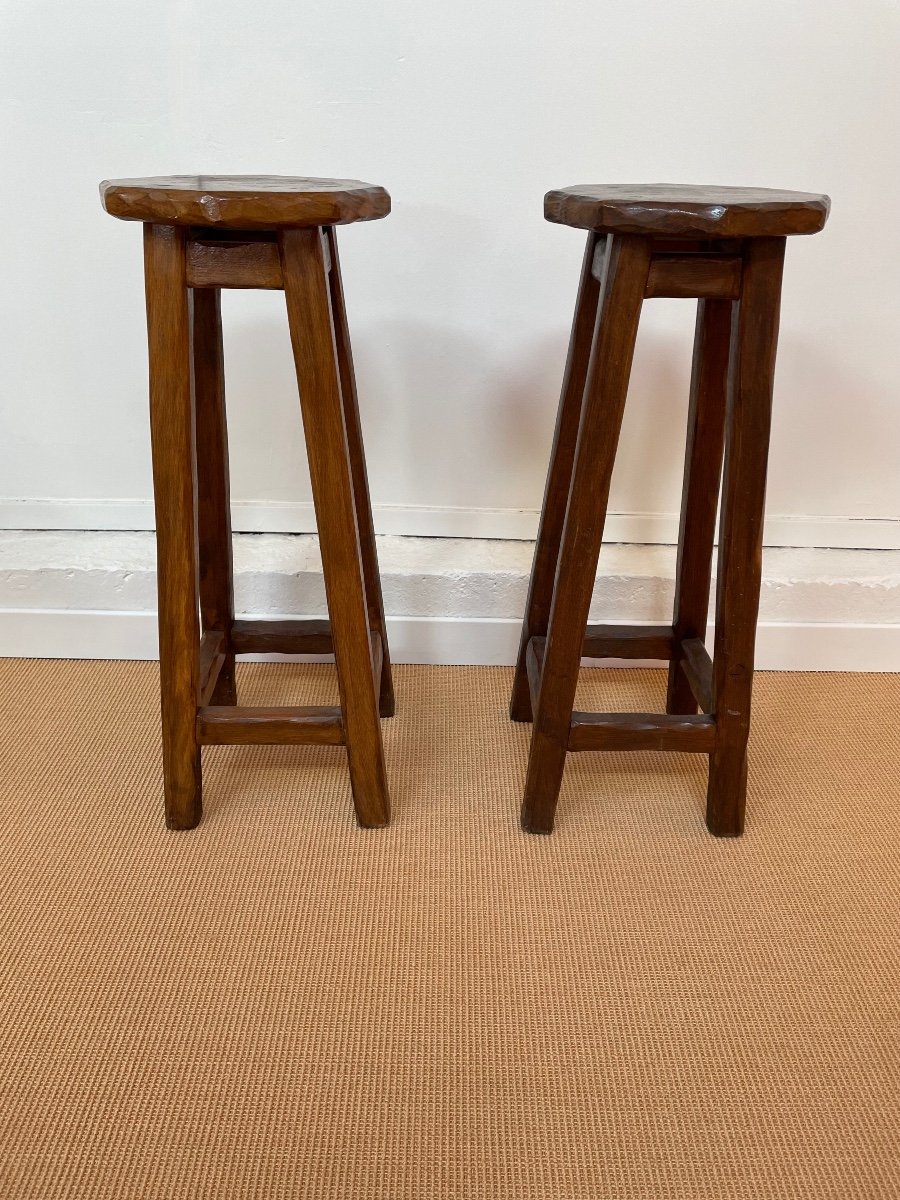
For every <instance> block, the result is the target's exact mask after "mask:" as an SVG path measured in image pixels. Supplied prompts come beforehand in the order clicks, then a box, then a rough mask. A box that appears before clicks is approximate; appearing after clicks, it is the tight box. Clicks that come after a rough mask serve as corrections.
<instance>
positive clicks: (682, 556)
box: [666, 300, 733, 714]
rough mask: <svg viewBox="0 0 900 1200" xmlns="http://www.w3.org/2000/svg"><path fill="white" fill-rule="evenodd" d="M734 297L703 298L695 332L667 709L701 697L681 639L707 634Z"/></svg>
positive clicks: (685, 707) (685, 709)
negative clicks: (684, 663) (695, 690)
mask: <svg viewBox="0 0 900 1200" xmlns="http://www.w3.org/2000/svg"><path fill="white" fill-rule="evenodd" d="M732 310H733V301H731V300H700V301H699V302H698V304H697V328H696V333H695V335H694V364H693V370H692V373H691V402H690V407H689V410H688V432H687V449H686V451H685V461H684V494H683V496H682V501H681V527H680V529H679V531H678V565H677V567H676V570H675V616H674V621H673V626H674V630H675V649H674V652H673V657H672V661H671V662H670V664H669V687H668V696H667V698H666V712H669V713H685V714H694V713H696V712H697V701H696V700H695V698H694V693H693V692H692V691H691V685H690V684H689V683H688V681H687V677H686V675H685V674H684V672H683V671H682V670H681V660H682V655H681V653H680V647H681V643H682V642H683V641H684V640H685V638H700V640H701V641H703V640H705V638H706V618H707V613H708V611H709V588H710V579H711V577H712V556H713V541H714V539H715V530H716V510H717V509H718V507H719V503H718V502H719V477H720V475H721V472H722V452H723V448H724V445H725V404H726V395H727V390H728V352H729V346H730V342H731V317H732Z"/></svg>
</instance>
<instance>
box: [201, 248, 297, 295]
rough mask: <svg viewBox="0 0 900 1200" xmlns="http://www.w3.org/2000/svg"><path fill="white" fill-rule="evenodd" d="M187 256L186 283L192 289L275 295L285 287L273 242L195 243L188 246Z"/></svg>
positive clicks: (276, 249)
mask: <svg viewBox="0 0 900 1200" xmlns="http://www.w3.org/2000/svg"><path fill="white" fill-rule="evenodd" d="M187 255H188V258H187V281H188V286H189V287H192V288H223V287H224V288H260V289H262V290H268V291H277V290H280V289H281V287H282V286H283V283H284V281H283V279H282V277H281V259H280V257H279V255H278V246H277V245H276V244H275V243H274V242H221V241H220V242H207V241H196V240H195V241H191V242H189V243H188V249H187Z"/></svg>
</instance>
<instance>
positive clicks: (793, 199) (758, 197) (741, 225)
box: [544, 183, 830, 238]
mask: <svg viewBox="0 0 900 1200" xmlns="http://www.w3.org/2000/svg"><path fill="white" fill-rule="evenodd" d="M829 207H830V201H829V199H828V197H827V196H821V195H818V194H817V193H815V192H782V191H775V190H773V189H771V188H739V187H706V186H698V185H692V184H673V183H652V184H639V185H634V184H600V185H599V186H595V185H593V184H576V185H575V186H574V187H567V188H559V189H557V190H556V191H552V192H548V193H547V195H546V196H545V197H544V216H545V217H546V219H547V220H548V221H555V222H556V223H557V224H559V225H571V226H573V227H574V228H575V229H591V230H594V231H595V232H598V233H634V234H651V235H654V236H664V237H673V238H697V237H699V238H748V237H786V236H790V235H792V234H798V233H818V232H819V230H820V229H822V227H823V226H824V224H825V221H826V219H827V217H828V209H829Z"/></svg>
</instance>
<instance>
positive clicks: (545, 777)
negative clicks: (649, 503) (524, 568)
mask: <svg viewBox="0 0 900 1200" xmlns="http://www.w3.org/2000/svg"><path fill="white" fill-rule="evenodd" d="M649 268H650V239H649V238H644V237H625V236H613V237H611V238H610V239H609V243H608V246H607V252H606V265H605V268H604V275H603V285H602V288H601V293H600V303H599V308H600V311H599V316H598V322H597V332H596V334H595V337H594V346H593V350H592V351H591V358H590V365H589V367H588V375H587V382H586V384H585V389H584V403H583V406H582V412H581V425H580V428H579V430H578V443H577V446H576V448H575V461H574V468H573V472H572V486H571V489H570V492H569V501H568V505H567V507H566V517H565V523H564V526H563V533H562V542H561V546H560V553H559V565H558V567H557V572H556V584H555V587H554V590H553V602H552V605H551V609H550V620H549V625H548V630H547V643H546V647H545V650H544V666H543V673H542V676H541V685H540V693H539V695H538V702H537V711H536V712H535V714H534V732H533V733H532V737H531V751H530V754H529V758H528V775H527V779H526V782H525V798H524V801H523V803H522V827H523V829H526V830H528V831H529V832H530V833H550V832H551V830H552V829H553V819H554V816H555V813H556V801H557V799H558V797H559V789H560V785H561V783H562V775H563V767H564V766H565V760H566V750H567V747H568V742H569V727H570V724H571V720H572V706H573V704H574V702H575V688H576V685H577V683H578V667H579V664H580V662H581V651H582V647H583V644H584V634H585V627H586V625H587V619H588V611H589V609H590V604H591V593H592V591H593V588H594V579H595V577H596V574H597V559H598V557H599V554H600V545H601V542H602V540H603V524H604V521H605V518H606V509H607V504H608V502H609V486H610V480H611V479H612V472H613V465H614V463H615V458H616V447H617V445H618V441H619V430H620V428H621V425H622V416H623V413H624V411H625V396H626V393H627V391H628V378H629V375H630V374H631V362H632V357H633V355H634V343H635V338H636V337H637V327H638V320H639V317H640V312H641V303H642V301H643V298H644V291H645V289H646V285H647V275H648V272H649Z"/></svg>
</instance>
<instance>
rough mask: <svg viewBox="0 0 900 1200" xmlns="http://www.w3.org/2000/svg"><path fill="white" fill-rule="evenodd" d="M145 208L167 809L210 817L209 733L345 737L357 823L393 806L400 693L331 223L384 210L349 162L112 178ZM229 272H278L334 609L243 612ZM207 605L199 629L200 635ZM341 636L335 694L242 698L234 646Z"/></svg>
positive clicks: (384, 815)
mask: <svg viewBox="0 0 900 1200" xmlns="http://www.w3.org/2000/svg"><path fill="white" fill-rule="evenodd" d="M100 192H101V196H102V198H103V205H104V207H105V208H106V211H107V212H108V213H111V214H112V215H113V216H114V217H121V218H122V219H124V220H127V221H142V222H144V268H145V282H146V290H147V328H148V336H149V343H150V427H151V440H152V446H153V486H154V493H155V497H156V538H157V562H158V576H159V657H160V682H161V690H162V741H163V770H164V774H165V799H166V824H167V825H168V826H169V828H170V829H192V828H193V827H194V826H195V825H196V824H197V823H198V822H199V820H200V817H201V813H202V803H201V776H200V747H201V746H203V745H217V746H218V745H223V744H240V745H287V744H291V745H297V744H304V745H305V744H310V743H314V744H317V745H323V744H324V745H335V746H337V745H346V746H347V757H348V760H349V766H350V780H351V784H352V788H353V802H354V805H355V807H356V815H357V817H358V819H359V822H360V824H361V825H365V826H381V825H386V824H387V823H388V820H389V817H390V803H389V798H388V787H387V778H386V775H385V769H384V756H383V752H382V744H381V731H380V728H379V724H378V717H379V713H380V714H381V716H384V717H389V716H391V715H392V714H393V711H394V693H393V687H392V683H391V668H390V659H389V656H388V644H387V634H386V632H385V623H384V608H383V604H382V599H381V583H380V579H379V575H378V561H377V558H376V553H375V537H374V533H373V529H372V510H371V506H370V503H369V488H368V482H367V479H366V464H365V458H364V455H363V442H362V431H361V428H360V421H359V408H358V406H357V398H356V383H355V379H354V374H353V362H352V359H351V356H350V338H349V333H348V330H347V317H346V313H345V310H344V294H343V288H342V285H341V272H340V265H339V263H338V256H337V245H336V241H335V232H334V226H335V225H346V224H349V223H350V222H352V221H371V220H376V219H378V218H379V217H385V216H387V214H388V213H389V212H390V207H391V201H390V197H389V196H388V194H387V192H385V191H384V190H383V189H382V188H379V187H372V186H370V185H368V184H364V183H358V182H356V181H355V180H343V179H288V178H277V177H268V176H265V177H261V178H256V177H233V178H232V177H209V178H207V177H202V176H201V177H194V176H188V177H182V176H179V177H173V178H162V179H118V180H108V181H106V182H104V183H103V184H101V188H100ZM221 288H276V289H283V290H284V293H285V298H286V301H287V314H288V324H289V326H290V333H291V341H292V343H293V349H294V359H295V363H296V369H297V381H298V384H299V390H300V407H301V411H302V414H303V427H304V431H305V436H306V447H307V453H308V456H309V466H310V476H311V480H312V492H313V500H314V502H315V511H316V519H317V522H318V527H319V541H320V543H321V551H322V565H323V570H324V575H325V591H326V596H327V602H328V613H329V618H330V620H328V621H236V620H235V619H234V600H233V594H232V557H231V520H230V514H229V487H228V447H227V436H226V425H225V390H224V377H223V367H222V325H221V318H220V289H221ZM201 621H202V636H201ZM255 652H281V653H290V654H328V653H333V654H334V657H335V662H336V665H337V674H338V683H339V688H340V699H341V703H340V707H339V708H330V707H310V708H239V707H237V698H236V694H235V676H234V659H235V655H236V654H247V653H255Z"/></svg>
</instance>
